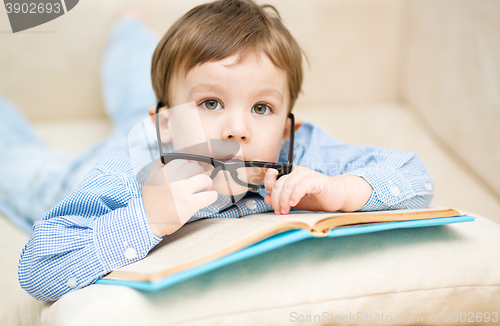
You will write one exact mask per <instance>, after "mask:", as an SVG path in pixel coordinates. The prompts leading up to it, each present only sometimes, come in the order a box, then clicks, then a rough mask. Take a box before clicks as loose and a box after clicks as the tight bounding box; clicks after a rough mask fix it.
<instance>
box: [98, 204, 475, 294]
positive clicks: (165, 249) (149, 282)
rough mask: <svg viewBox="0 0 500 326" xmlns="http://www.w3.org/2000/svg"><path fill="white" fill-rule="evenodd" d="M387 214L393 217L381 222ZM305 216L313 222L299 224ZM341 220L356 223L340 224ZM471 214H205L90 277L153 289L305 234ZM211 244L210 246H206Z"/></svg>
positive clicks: (339, 233)
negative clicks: (132, 258)
mask: <svg viewBox="0 0 500 326" xmlns="http://www.w3.org/2000/svg"><path fill="white" fill-rule="evenodd" d="M440 216H442V217H440ZM390 219H394V221H388V222H383V221H384V220H390ZM309 220H312V221H313V223H310V224H309V225H307V224H306V225H302V227H301V226H300V224H301V223H302V224H304V221H309ZM346 220H347V221H352V222H355V223H357V224H356V225H346ZM473 220H474V217H473V216H469V215H460V213H458V212H457V211H455V210H452V209H425V210H403V211H387V212H371V213H319V214H318V213H311V212H308V213H306V214H304V212H295V214H291V215H288V216H287V217H285V218H283V216H281V217H278V216H276V215H274V213H266V214H256V215H253V216H249V217H243V218H240V219H220V218H216V219H205V220H200V221H197V222H192V223H188V224H187V225H185V226H183V227H182V228H181V229H180V230H179V231H181V230H182V232H179V231H177V232H176V233H174V235H172V236H168V240H166V239H167V237H166V238H165V239H164V241H162V243H160V244H159V245H158V246H157V247H155V248H154V249H153V250H152V251H151V252H150V254H149V255H148V256H147V257H146V258H145V259H142V260H140V261H138V262H135V263H133V264H130V265H127V266H125V267H122V268H120V269H118V270H116V271H113V272H112V273H110V274H108V275H107V276H105V277H104V278H101V279H99V280H97V281H96V283H97V284H113V285H123V286H128V287H131V288H135V289H139V290H145V291H157V290H159V289H163V288H165V287H168V286H171V285H174V284H176V283H179V282H182V281H185V280H188V279H190V278H193V277H195V276H198V275H201V274H204V273H207V272H209V271H212V270H214V269H217V268H219V267H222V266H225V265H229V264H232V263H235V262H238V261H240V260H243V259H247V258H250V257H253V256H256V255H259V254H262V253H265V252H268V251H271V250H274V249H276V248H279V247H282V246H285V245H287V244H290V243H294V242H297V241H301V240H304V239H308V238H317V239H318V241H321V238H334V237H343V236H350V235H357V234H363V233H371V232H379V231H385V230H394V229H401V228H417V227H427V226H435V225H445V224H450V223H458V222H468V221H473ZM359 221H362V222H359ZM266 225H267V226H266ZM318 225H320V226H322V227H321V228H319V230H320V231H318V229H315V228H314V227H313V226H318ZM332 225H336V226H335V227H332ZM343 225H345V226H343ZM325 227H326V228H325ZM287 228H288V230H287ZM270 230H272V231H270ZM252 231H253V232H252ZM238 232H239V233H238ZM245 235H247V237H245ZM256 239H257V241H256ZM212 247H215V248H214V249H213V250H210V248H212ZM235 248H237V250H234V249H235ZM214 257H215V258H214ZM166 262H168V263H166Z"/></svg>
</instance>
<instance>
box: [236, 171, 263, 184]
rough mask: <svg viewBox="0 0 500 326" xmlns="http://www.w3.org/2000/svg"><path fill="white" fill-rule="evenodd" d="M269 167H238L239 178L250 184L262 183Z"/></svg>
mask: <svg viewBox="0 0 500 326" xmlns="http://www.w3.org/2000/svg"><path fill="white" fill-rule="evenodd" d="M268 169H269V168H267V167H254V166H252V167H241V168H238V169H236V174H237V176H238V180H239V181H241V182H242V183H246V184H249V185H255V186H257V185H260V184H262V183H263V182H264V177H265V175H266V172H267V170H268Z"/></svg>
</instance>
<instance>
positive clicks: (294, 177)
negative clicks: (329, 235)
mask: <svg viewBox="0 0 500 326" xmlns="http://www.w3.org/2000/svg"><path fill="white" fill-rule="evenodd" d="M304 178H305V176H304V175H302V174H297V173H292V174H290V177H288V178H287V179H286V181H285V183H284V184H283V187H282V189H281V192H280V196H279V199H278V201H279V206H280V213H281V214H288V212H289V211H290V206H291V205H290V199H291V198H290V197H291V195H292V193H294V191H295V189H296V188H297V185H298V184H299V183H300V182H301V181H302V180H303V179H304Z"/></svg>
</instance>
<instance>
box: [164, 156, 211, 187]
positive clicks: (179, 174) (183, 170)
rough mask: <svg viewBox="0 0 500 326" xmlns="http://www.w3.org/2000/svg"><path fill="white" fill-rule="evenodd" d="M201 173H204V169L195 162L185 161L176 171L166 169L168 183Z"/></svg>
mask: <svg viewBox="0 0 500 326" xmlns="http://www.w3.org/2000/svg"><path fill="white" fill-rule="evenodd" d="M203 173H205V169H203V167H202V166H201V165H200V164H198V162H196V161H186V163H184V164H183V165H182V166H180V167H179V168H177V169H173V168H168V169H167V176H168V180H169V182H170V183H172V182H177V181H179V180H184V179H188V178H191V177H192V176H194V175H197V174H203Z"/></svg>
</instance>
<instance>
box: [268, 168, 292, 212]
mask: <svg viewBox="0 0 500 326" xmlns="http://www.w3.org/2000/svg"><path fill="white" fill-rule="evenodd" d="M289 177H290V174H287V175H284V176H282V177H281V178H279V179H278V180H276V182H275V183H274V185H273V188H272V189H271V192H270V193H271V206H273V208H274V212H275V213H276V214H277V215H280V214H281V207H280V194H281V191H282V189H283V185H284V183H285V182H286V180H287V179H288V178H289Z"/></svg>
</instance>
